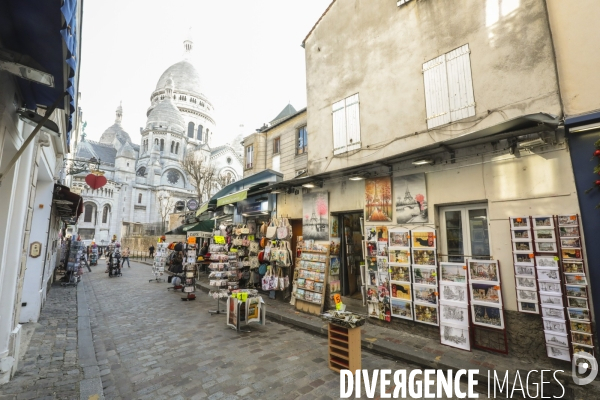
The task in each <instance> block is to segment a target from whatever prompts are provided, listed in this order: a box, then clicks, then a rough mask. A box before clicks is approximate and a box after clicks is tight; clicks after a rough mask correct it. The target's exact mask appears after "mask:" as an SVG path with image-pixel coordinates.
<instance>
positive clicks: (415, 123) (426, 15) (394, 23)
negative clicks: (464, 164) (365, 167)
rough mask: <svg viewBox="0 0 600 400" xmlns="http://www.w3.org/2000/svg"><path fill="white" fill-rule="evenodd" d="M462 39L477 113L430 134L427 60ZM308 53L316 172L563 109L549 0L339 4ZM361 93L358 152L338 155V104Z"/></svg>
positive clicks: (312, 168) (322, 23) (357, 0)
mask: <svg viewBox="0 0 600 400" xmlns="http://www.w3.org/2000/svg"><path fill="white" fill-rule="evenodd" d="M501 4H504V5H501ZM508 4H510V5H511V6H510V7H509V6H508ZM465 44H468V45H469V49H470V52H471V53H470V65H471V70H472V80H473V91H474V99H475V116H473V117H470V118H467V119H463V120H461V121H458V122H455V123H452V124H450V125H445V126H440V127H437V128H435V129H431V130H427V124H426V107H425V94H424V82H423V73H422V67H423V63H425V62H426V61H429V60H432V59H434V58H436V57H438V56H440V55H442V54H445V53H447V52H449V51H451V50H453V49H456V48H458V47H460V46H463V45H465ZM305 51H306V75H307V104H308V126H309V127H310V129H309V131H308V141H309V143H310V146H311V147H310V152H309V160H308V164H309V173H310V174H311V175H314V174H317V173H321V172H325V171H334V170H337V169H339V168H343V167H348V166H353V165H358V164H367V163H373V162H376V161H378V160H381V159H383V158H385V157H390V156H393V155H398V154H402V153H404V152H407V151H410V150H412V149H416V148H420V147H422V146H426V145H430V144H434V143H436V142H440V141H444V140H448V139H451V138H454V137H457V136H460V135H463V134H465V133H469V132H472V131H476V130H480V129H483V128H486V127H489V126H492V125H495V124H498V123H501V122H503V121H505V120H509V119H512V118H515V117H518V116H521V115H525V114H529V113H537V112H546V113H552V114H555V115H559V116H560V115H561V106H560V99H559V93H558V84H557V77H556V69H555V66H554V53H553V47H552V41H551V39H550V33H549V24H548V21H547V17H546V11H545V5H544V1H543V0H515V1H511V2H499V1H481V0H456V1H452V2H444V1H410V2H408V3H406V4H405V5H404V6H402V7H398V6H397V5H396V2H395V1H377V2H374V1H371V0H355V1H341V0H338V1H335V2H334V3H333V4H332V5H331V8H330V9H329V11H328V12H327V13H326V14H325V15H324V16H323V18H322V20H321V21H320V22H319V23H318V24H317V25H316V27H315V28H314V30H313V31H312V33H311V34H310V35H309V36H308V37H307V39H306V41H305ZM355 93H358V94H359V101H360V106H359V107H360V127H361V141H362V148H361V150H360V151H354V152H351V153H349V154H348V153H346V154H342V155H338V156H335V157H334V156H333V138H332V105H333V104H334V103H335V102H337V101H339V100H342V99H344V98H346V97H348V96H351V95H353V94H355Z"/></svg>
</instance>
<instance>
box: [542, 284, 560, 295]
mask: <svg viewBox="0 0 600 400" xmlns="http://www.w3.org/2000/svg"><path fill="white" fill-rule="evenodd" d="M539 284H540V295H541V294H549V295H551V296H552V295H554V296H558V295H562V290H561V289H560V283H557V282H544V281H539Z"/></svg>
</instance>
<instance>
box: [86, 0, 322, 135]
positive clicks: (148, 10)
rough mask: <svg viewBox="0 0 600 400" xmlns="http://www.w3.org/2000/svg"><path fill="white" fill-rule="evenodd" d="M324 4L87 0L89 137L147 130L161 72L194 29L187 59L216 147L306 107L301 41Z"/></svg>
mask: <svg viewBox="0 0 600 400" xmlns="http://www.w3.org/2000/svg"><path fill="white" fill-rule="evenodd" d="M330 2H331V0H304V1H292V0H253V1H247V0H228V1H223V0H168V1H167V0H86V1H85V2H84V10H83V11H84V15H83V39H82V40H83V43H82V54H81V78H80V79H81V81H80V86H79V88H80V92H81V102H80V106H81V107H82V109H83V120H84V121H87V123H88V124H87V128H86V133H87V135H88V138H89V139H92V140H98V139H99V138H100V135H101V134H102V132H103V131H104V130H105V129H106V128H108V127H109V126H110V125H112V124H113V123H114V119H115V109H116V108H117V106H118V105H119V101H122V102H123V127H124V129H125V130H126V131H127V132H128V133H129V134H130V135H131V138H132V140H133V142H134V143H138V144H139V141H140V135H139V131H140V127H142V126H145V124H146V110H147V109H148V106H149V105H150V94H151V93H152V91H153V90H154V89H155V87H156V83H157V82H158V79H159V78H160V76H161V74H162V73H163V72H164V71H165V70H166V69H167V68H168V67H169V66H171V65H172V64H175V63H176V62H178V61H180V60H181V59H182V58H183V40H184V39H185V37H186V36H187V32H188V30H189V28H190V27H192V32H193V37H194V57H193V59H192V62H193V63H194V65H195V66H196V68H197V69H198V72H199V73H200V76H201V77H202V83H203V87H204V94H205V95H206V96H208V98H209V100H210V101H211V102H212V103H213V106H214V107H215V118H216V122H217V130H216V134H215V136H214V140H215V143H214V144H217V145H218V144H221V143H223V142H229V141H231V140H232V139H233V137H235V136H236V135H237V134H238V133H239V132H240V128H239V125H240V124H244V126H245V128H244V132H245V133H246V134H248V133H251V132H253V131H254V130H255V129H256V128H258V127H260V126H261V125H262V124H263V122H268V121H270V120H272V119H273V118H274V117H275V116H276V115H277V114H278V113H279V112H280V111H281V110H282V109H283V108H284V107H285V106H286V105H287V103H288V102H291V104H292V105H293V106H294V107H295V108H296V109H300V108H302V107H305V106H306V81H305V62H304V49H303V48H302V47H301V46H300V44H301V43H302V40H303V39H304V37H305V36H306V35H307V34H308V32H309V31H310V29H311V28H312V26H313V25H314V24H315V22H316V21H317V20H318V19H319V17H320V16H321V14H322V13H323V12H324V11H325V9H326V8H327V6H328V5H329V3H330Z"/></svg>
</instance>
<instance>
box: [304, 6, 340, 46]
mask: <svg viewBox="0 0 600 400" xmlns="http://www.w3.org/2000/svg"><path fill="white" fill-rule="evenodd" d="M333 3H335V0H332V2H331V3H330V4H329V7H327V9H326V10H325V11H324V12H323V14H321V16H320V17H319V19H318V20H317V22H315V24H314V25H313V27H312V29H311V30H310V32H308V34H307V35H306V37H305V38H304V40H303V41H302V47H304V43H306V39H308V37H309V36H310V34H311V33H313V31H314V30H315V29H316V28H317V25H319V22H321V20H322V19H323V17H324V16H325V14H327V12H328V11H329V9H330V8H331V6H333Z"/></svg>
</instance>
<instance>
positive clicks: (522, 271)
mask: <svg viewBox="0 0 600 400" xmlns="http://www.w3.org/2000/svg"><path fill="white" fill-rule="evenodd" d="M515 275H521V276H532V277H535V267H533V266H532V265H515Z"/></svg>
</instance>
